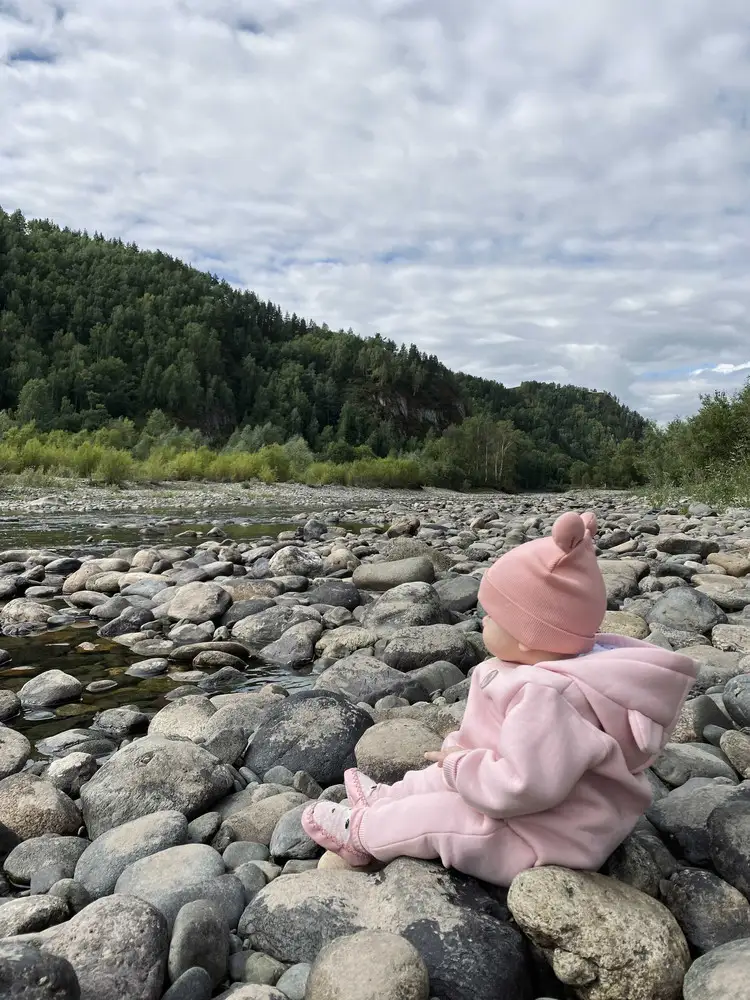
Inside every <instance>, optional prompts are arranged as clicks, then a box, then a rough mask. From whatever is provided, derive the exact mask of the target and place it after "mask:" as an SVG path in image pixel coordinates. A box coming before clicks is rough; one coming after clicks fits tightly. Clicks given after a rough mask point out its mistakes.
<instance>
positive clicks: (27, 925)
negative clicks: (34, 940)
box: [0, 895, 68, 938]
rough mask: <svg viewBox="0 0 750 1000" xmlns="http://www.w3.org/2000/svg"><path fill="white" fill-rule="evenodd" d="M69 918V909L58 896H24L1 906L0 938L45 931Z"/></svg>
mask: <svg viewBox="0 0 750 1000" xmlns="http://www.w3.org/2000/svg"><path fill="white" fill-rule="evenodd" d="M67 917H68V907H67V904H66V903H65V902H63V900H62V899H58V898H57V896H40V895H34V896H24V897H21V898H20V899H9V900H7V901H6V902H4V903H3V905H2V906H0V938H7V937H13V936H14V935H16V934H29V933H31V932H32V931H43V930H45V929H46V928H47V927H51V926H52V924H59V923H60V922H61V921H63V920H66V919H67Z"/></svg>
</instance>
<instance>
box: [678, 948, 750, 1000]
mask: <svg viewBox="0 0 750 1000" xmlns="http://www.w3.org/2000/svg"><path fill="white" fill-rule="evenodd" d="M748 968H750V937H749V938H745V939H744V940H742V941H732V942H730V943H729V944H724V945H722V946H721V947H720V948H716V949H714V951H711V952H709V953H708V954H707V955H702V956H701V957H700V958H699V959H697V960H696V961H695V962H693V964H692V965H691V966H690V968H689V969H688V973H687V975H686V976H685V986H684V994H683V995H684V998H685V1000H749V998H750V988H748V975H747V970H748Z"/></svg>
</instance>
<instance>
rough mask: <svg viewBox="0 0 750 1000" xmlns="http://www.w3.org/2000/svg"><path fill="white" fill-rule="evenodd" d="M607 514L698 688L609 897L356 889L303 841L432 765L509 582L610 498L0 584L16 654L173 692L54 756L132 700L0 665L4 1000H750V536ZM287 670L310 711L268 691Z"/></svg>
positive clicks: (156, 557)
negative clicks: (353, 782)
mask: <svg viewBox="0 0 750 1000" xmlns="http://www.w3.org/2000/svg"><path fill="white" fill-rule="evenodd" d="M315 492H316V494H318V496H320V494H319V493H318V491H315ZM357 501H358V502H357ZM585 501H586V504H587V505H588V504H589V503H590V504H591V505H592V506H593V507H594V508H595V509H596V510H597V512H598V514H599V518H600V529H601V530H600V535H599V538H598V540H597V542H598V546H599V549H600V562H601V566H602V569H603V571H604V574H605V579H606V582H607V590H608V594H609V607H610V611H609V612H608V616H607V621H606V622H605V628H606V629H607V630H608V631H613V632H619V633H622V634H627V635H632V636H636V637H638V638H647V639H649V640H650V641H652V642H654V643H657V644H659V645H663V646H666V647H668V648H673V649H681V650H683V651H685V652H687V653H688V655H690V656H692V657H694V658H695V659H696V660H697V661H698V663H699V665H700V672H699V676H698V680H697V683H696V685H695V689H694V691H693V692H692V696H691V699H690V701H689V702H688V703H687V705H686V706H685V709H684V711H683V713H682V717H681V719H680V722H679V724H678V726H677V729H676V730H675V733H674V735H673V739H672V742H671V743H670V744H669V745H668V747H667V748H666V749H665V751H664V752H663V754H662V755H661V756H660V757H659V759H658V760H657V761H656V762H655V763H654V765H653V767H652V768H651V770H650V772H649V776H650V780H651V782H652V785H653V789H654V804H653V805H652V806H651V808H650V809H649V811H648V812H647V815H646V816H645V817H644V818H643V819H642V820H641V821H640V823H639V824H638V826H637V828H636V829H635V830H634V832H633V834H632V835H631V836H630V837H629V838H628V839H627V840H626V841H625V843H624V844H623V845H622V846H621V847H620V848H618V850H617V851H616V852H615V853H614V855H613V856H612V857H611V858H610V859H609V861H608V862H607V863H606V865H605V866H604V867H603V869H602V872H601V873H597V874H591V873H575V872H571V871H567V870H564V869H559V868H547V869H537V870H533V871H529V872H525V873H523V874H522V875H520V876H519V877H518V878H517V879H516V881H515V882H514V884H513V886H512V887H511V889H510V891H509V892H507V893H506V892H504V891H499V890H497V889H493V888H492V887H490V886H487V885H484V884H481V883H479V882H477V881H476V880H473V879H468V878H464V877H462V876H459V875H457V874H456V873H452V872H446V871H445V870H444V869H443V868H442V867H441V866H439V865H436V864H428V863H423V862H417V861H414V860H411V859H400V860H398V861H395V862H393V863H392V864H390V865H388V866H385V867H384V868H383V867H382V866H380V867H381V870H377V868H378V866H374V868H373V870H371V871H365V872H363V871H350V870H347V869H346V868H345V867H343V866H342V865H341V863H340V862H338V860H337V859H335V858H333V857H332V856H330V855H323V856H322V857H321V856H320V855H321V852H320V851H319V850H318V849H317V848H316V846H315V845H314V844H313V843H312V842H311V841H309V840H308V839H307V837H306V836H305V834H304V832H303V831H302V828H301V825H300V815H301V812H302V810H303V809H304V807H305V805H306V803H307V802H309V801H310V800H311V799H314V798H317V797H320V796H323V797H325V798H330V799H341V798H342V797H343V795H344V790H343V786H342V784H341V782H342V778H343V772H344V769H345V768H346V767H348V766H351V765H353V764H354V763H355V762H356V764H357V765H358V766H360V767H361V768H362V769H363V770H364V771H366V772H367V773H368V774H370V775H371V776H372V777H374V778H376V779H377V780H381V781H392V780H396V779H398V778H399V777H400V776H401V775H402V774H403V773H404V771H405V770H407V769H409V768H413V767H421V766H423V765H424V763H425V762H424V759H423V754H424V752H425V751H426V750H429V749H437V748H438V747H439V746H440V743H441V741H442V739H443V737H444V736H445V734H446V733H448V732H450V731H452V730H454V729H455V728H456V725H457V722H458V721H459V720H460V719H461V716H462V713H463V709H464V706H465V698H466V694H467V690H468V683H469V682H468V675H470V673H471V670H472V668H473V667H474V666H475V665H476V664H477V663H479V662H480V661H481V660H482V659H483V658H485V656H486V652H485V650H484V646H483V643H482V638H481V629H480V611H479V610H478V609H477V606H476V597H477V590H478V585H479V579H480V578H481V574H482V572H483V571H484V569H485V568H486V567H487V566H488V565H489V564H490V563H491V562H492V561H493V560H494V559H495V558H496V557H497V556H498V555H499V554H501V553H502V552H503V551H505V550H506V549H508V548H510V547H512V546H514V545H517V544H520V543H521V542H523V541H525V540H527V539H531V538H535V537H538V536H539V535H541V534H544V533H546V532H547V531H548V530H549V528H550V526H551V524H552V522H553V520H554V518H555V517H556V515H557V514H558V513H559V512H560V511H561V510H563V509H565V508H566V507H571V506H572V507H576V508H578V509H580V508H581V506H582V504H583V502H584V498H581V497H518V498H512V499H510V498H493V501H492V502H491V503H490V504H489V505H488V504H487V500H486V499H485V500H480V499H478V498H461V497H456V496H455V495H441V494H432V495H429V494H419V495H416V494H415V495H413V496H408V497H405V496H396V495H390V496H388V497H386V496H382V495H380V496H379V497H378V498H376V499H372V500H371V499H370V498H361V497H360V496H358V497H357V498H356V499H355V500H354V502H352V503H351V504H349V505H346V504H343V503H342V502H341V498H340V497H339V499H338V500H337V501H334V504H335V506H336V507H337V510H336V511H333V510H330V511H329V513H328V514H327V515H321V516H320V517H315V518H310V517H306V518H304V519H302V518H301V519H300V525H299V528H298V529H297V530H294V531H285V532H282V533H280V534H279V535H278V536H275V535H269V537H267V538H261V539H255V540H253V541H241V542H238V541H232V539H231V538H228V537H227V536H226V531H227V528H226V527H225V528H220V527H216V528H214V529H213V530H212V531H211V532H209V533H208V534H209V537H202V538H199V537H195V536H193V535H188V536H186V537H182V538H180V537H175V533H174V531H172V532H171V533H170V534H169V538H168V539H166V538H165V539H164V540H162V539H159V538H158V537H157V536H154V537H153V538H151V539H149V540H148V541H144V543H143V544H142V545H138V546H131V547H128V548H122V549H120V550H115V551H112V552H111V553H109V554H108V555H107V556H106V557H90V556H83V557H82V556H80V555H70V554H65V553H62V552H48V551H42V550H28V549H16V550H8V551H4V552H0V627H2V631H3V633H4V634H5V635H6V636H15V637H16V641H18V637H23V636H24V635H27V634H32V633H37V632H40V631H43V630H46V629H50V628H54V627H57V626H60V625H63V624H65V623H75V622H80V621H81V620H84V619H85V620H91V619H93V620H96V621H97V622H98V623H99V626H98V632H99V635H98V636H96V637H95V640H96V641H100V642H103V643H104V642H106V643H115V644H118V645H120V646H122V647H125V648H127V649H128V650H129V652H130V654H131V655H132V657H133V661H134V662H133V666H132V667H130V668H129V670H132V671H133V672H135V673H136V674H137V675H138V676H140V677H145V678H153V677H157V678H162V679H163V680H164V684H165V689H166V690H167V695H166V698H167V702H166V704H165V707H163V708H161V709H160V710H159V711H158V712H156V713H151V712H145V711H142V710H141V709H139V708H138V707H137V706H134V705H127V704H123V705H120V706H119V707H117V708H107V709H104V710H102V711H100V712H98V713H97V714H96V715H95V716H94V718H93V720H92V722H91V724H90V725H87V726H85V727H77V728H69V729H66V730H64V731H63V732H59V733H57V734H55V735H53V736H51V737H49V738H48V739H45V740H42V741H40V742H39V743H38V744H37V745H36V746H32V745H31V744H30V743H29V741H28V740H27V739H26V737H25V736H24V735H23V733H22V732H21V731H20V730H21V729H22V728H23V726H22V725H21V723H22V720H23V719H24V717H25V716H28V715H29V713H40V712H41V713H45V712H46V713H50V714H52V715H61V716H64V715H65V711H66V709H69V708H70V707H71V706H75V705H76V704H77V703H79V702H80V701H81V699H82V698H85V697H88V698H94V699H95V698H96V697H97V693H98V692H106V691H107V690H111V688H112V685H113V684H115V685H116V684H117V681H113V680H112V679H108V678H102V680H101V682H96V681H95V682H93V683H92V684H90V685H88V687H89V690H88V691H83V690H82V685H81V683H80V681H79V679H78V678H77V677H76V676H75V675H74V674H72V673H68V672H66V671H64V670H61V671H58V670H51V671H45V672H42V673H41V674H37V675H36V676H33V677H31V678H30V679H28V680H24V678H23V675H22V674H21V675H19V674H18V673H15V672H14V671H15V668H16V666H18V665H20V664H17V663H16V662H15V661H16V659H17V658H16V657H15V656H14V657H9V656H8V655H7V654H4V653H3V652H2V651H1V650H0V665H1V666H0V688H2V690H0V721H2V723H3V724H2V725H0V859H2V864H3V876H2V878H0V995H6V992H7V993H8V994H10V989H11V988H12V989H13V990H15V992H14V993H13V994H10V995H14V996H18V997H22V998H24V1000H52V998H55V1000H59V998H62V997H70V998H73V1000H76V998H82V1000H157V998H161V997H166V998H168V1000H178V998H185V1000H188V998H189V1000H201V998H205V1000H208V998H210V997H222V998H223V997H231V998H232V1000H284V998H286V1000H295V998H297V1000H302V998H304V997H307V998H308V1000H344V998H347V1000H375V998H379V1000H396V998H398V1000H402V998H404V1000H405V998H410V1000H429V998H436V1000H535V998H539V997H554V998H559V1000H562V998H571V997H581V998H582V1000H679V998H680V997H681V996H683V989H684V1000H720V998H721V1000H724V998H725V997H729V996H731V997H733V998H734V997H736V998H742V997H748V996H750V993H749V992H748V985H747V983H748V976H747V969H748V967H749V966H750V902H749V901H748V900H749V899H750V612H748V611H747V608H749V607H750V511H728V512H724V513H723V514H722V515H721V516H720V517H719V516H715V515H714V513H713V512H712V511H710V510H709V509H707V508H703V507H693V508H692V509H690V510H688V511H678V510H662V511H655V510H651V509H649V508H648V506H647V504H646V503H645V502H644V501H642V500H640V499H638V498H627V497H623V496H617V495H613V496H604V495H599V496H596V497H591V498H585ZM319 506H320V507H323V506H324V504H322V503H321V504H320V505H319ZM352 515H355V516H352ZM357 520H359V521H360V523H362V522H364V521H367V520H369V521H370V523H374V524H380V523H382V524H388V525H389V527H388V530H387V531H384V530H382V528H378V527H370V528H363V529H359V530H357V531H352V530H348V529H347V528H346V527H344V526H342V525H343V524H346V523H352V522H356V521H357ZM303 521H304V523H303ZM144 534H145V532H144ZM166 534H167V532H166V531H165V535H166ZM177 534H179V532H177ZM0 646H2V637H1V636H0ZM266 668H267V669H272V670H274V671H275V672H276V673H275V676H276V677H277V679H278V678H279V676H280V674H285V675H286V676H287V677H288V678H289V679H290V682H289V684H288V685H287V686H285V685H284V683H275V684H267V685H265V686H259V685H258V681H257V678H258V674H259V671H261V670H263V669H266ZM305 675H307V679H306V680H305ZM292 679H293V681H294V683H292ZM300 680H302V681H303V683H304V684H305V686H306V689H304V690H297V689H295V688H296V687H298V686H299V683H300ZM19 681H21V683H19ZM253 683H254V684H255V686H254V687H253ZM92 688H93V690H91V689H92ZM683 979H684V985H683ZM11 984H12V987H11ZM743 991H744V992H743Z"/></svg>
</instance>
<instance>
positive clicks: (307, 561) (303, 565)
mask: <svg viewBox="0 0 750 1000" xmlns="http://www.w3.org/2000/svg"><path fill="white" fill-rule="evenodd" d="M269 569H270V575H271V576H306V577H309V576H319V575H320V573H321V572H322V569H323V560H322V559H321V558H320V556H319V555H318V554H317V552H312V551H311V550H310V549H303V548H298V547H296V546H293V545H289V546H286V547H285V548H283V549H279V551H278V552H277V553H276V554H275V555H274V556H273V557H272V559H271V561H270V565H269Z"/></svg>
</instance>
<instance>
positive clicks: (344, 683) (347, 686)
mask: <svg viewBox="0 0 750 1000" xmlns="http://www.w3.org/2000/svg"><path fill="white" fill-rule="evenodd" d="M410 684H412V681H411V679H410V678H409V677H408V676H405V675H404V673H403V671H401V670H396V669H395V667H389V666H388V665H387V664H386V663H383V662H382V660H377V659H375V657H374V656H366V655H365V654H363V653H354V654H353V655H352V656H347V657H345V658H344V659H343V660H339V661H338V663H334V664H333V666H331V667H328V669H327V670H324V671H323V673H322V674H320V676H319V677H318V679H317V680H316V681H315V687H316V689H317V690H319V691H338V692H339V694H343V695H346V697H347V698H349V699H350V700H351V701H353V702H355V703H356V702H360V701H364V702H367V703H368V704H370V705H374V704H375V702H376V701H377V700H378V699H379V698H383V697H385V696H386V695H389V694H400V693H401V692H402V691H403V690H404V689H405V688H407V687H408V686H409V685H410Z"/></svg>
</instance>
